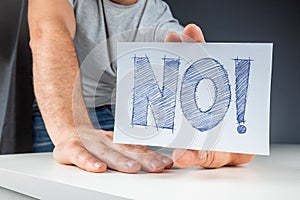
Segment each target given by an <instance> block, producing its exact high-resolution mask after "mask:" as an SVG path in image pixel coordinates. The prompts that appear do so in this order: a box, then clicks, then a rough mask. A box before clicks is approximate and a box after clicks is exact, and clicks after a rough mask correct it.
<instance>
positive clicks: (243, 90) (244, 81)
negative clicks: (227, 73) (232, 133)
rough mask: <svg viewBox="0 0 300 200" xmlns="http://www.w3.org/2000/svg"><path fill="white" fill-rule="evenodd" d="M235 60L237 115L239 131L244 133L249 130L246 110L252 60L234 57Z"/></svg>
mask: <svg viewBox="0 0 300 200" xmlns="http://www.w3.org/2000/svg"><path fill="white" fill-rule="evenodd" d="M234 61H235V77H236V79H235V96H236V115H237V121H238V123H239V125H238V127H237V131H238V132H239V133H240V134H244V133H246V131H247V128H246V126H244V125H242V124H245V112H246V103H247V92H248V86H249V75H250V65H251V61H253V60H251V59H250V58H249V59H239V58H236V59H234Z"/></svg>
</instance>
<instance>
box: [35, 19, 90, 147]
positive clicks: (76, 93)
mask: <svg viewBox="0 0 300 200" xmlns="http://www.w3.org/2000/svg"><path fill="white" fill-rule="evenodd" d="M51 23H52V22H49V23H45V24H44V26H47V28H43V26H38V27H36V29H34V30H31V42H30V45H31V48H32V54H33V80H34V91H35V96H36V99H37V102H38V105H39V108H40V110H41V113H42V116H43V119H44V122H45V125H46V128H47V131H48V133H49V135H50V137H51V139H52V141H53V142H54V144H57V143H59V142H60V141H63V140H65V138H67V137H72V135H71V134H76V133H77V127H82V126H84V127H91V126H92V125H91V123H90V120H89V117H88V114H87V111H86V108H85V104H84V101H83V98H82V93H81V83H80V73H79V67H78V61H77V57H76V51H75V48H74V44H73V40H72V37H71V35H70V33H69V31H68V30H67V29H66V28H65V27H64V26H60V25H59V24H55V23H53V24H51Z"/></svg>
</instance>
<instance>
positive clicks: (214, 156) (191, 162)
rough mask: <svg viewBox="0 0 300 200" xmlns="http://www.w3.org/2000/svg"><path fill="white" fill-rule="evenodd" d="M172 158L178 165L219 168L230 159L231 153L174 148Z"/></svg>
mask: <svg viewBox="0 0 300 200" xmlns="http://www.w3.org/2000/svg"><path fill="white" fill-rule="evenodd" d="M173 160H174V163H175V164H176V165H177V166H179V167H188V166H200V167H204V168H219V167H223V166H225V165H227V164H229V163H230V162H231V161H232V153H229V152H218V151H197V150H182V149H175V150H174V152H173Z"/></svg>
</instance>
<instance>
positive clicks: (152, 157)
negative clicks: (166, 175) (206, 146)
mask: <svg viewBox="0 0 300 200" xmlns="http://www.w3.org/2000/svg"><path fill="white" fill-rule="evenodd" d="M78 131H79V134H78V135H80V137H76V138H72V139H69V140H66V141H63V142H61V143H59V144H58V145H56V147H55V149H54V158H55V159H56V160H57V161H58V162H59V163H61V164H74V165H76V166H78V167H79V168H81V169H84V170H86V171H90V172H104V171H106V168H107V167H109V168H110V169H114V170H117V171H120V172H125V173H137V172H139V171H140V170H141V169H143V170H144V171H146V172H163V171H164V169H169V168H171V167H172V165H173V162H172V160H171V159H169V158H168V157H166V156H162V155H160V154H158V153H155V152H154V151H151V150H149V149H147V147H145V146H139V145H121V144H114V143H113V142H112V135H113V133H112V132H107V131H99V130H95V129H81V130H79V129H78Z"/></svg>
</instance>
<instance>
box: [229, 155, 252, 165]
mask: <svg viewBox="0 0 300 200" xmlns="http://www.w3.org/2000/svg"><path fill="white" fill-rule="evenodd" d="M254 158H255V155H252V154H241V153H234V154H233V155H232V161H231V162H230V163H228V165H242V164H246V163H249V162H251V161H252V160H253V159H254Z"/></svg>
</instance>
